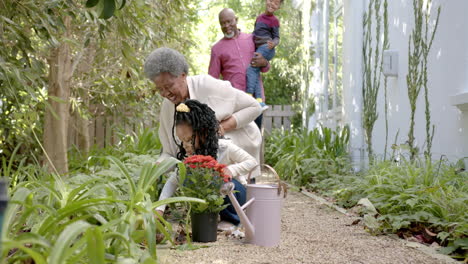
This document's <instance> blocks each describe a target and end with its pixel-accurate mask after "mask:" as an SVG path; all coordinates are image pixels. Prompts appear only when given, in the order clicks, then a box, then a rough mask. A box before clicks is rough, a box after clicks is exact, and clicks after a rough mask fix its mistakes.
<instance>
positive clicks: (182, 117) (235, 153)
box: [156, 99, 258, 229]
mask: <svg viewBox="0 0 468 264" xmlns="http://www.w3.org/2000/svg"><path fill="white" fill-rule="evenodd" d="M172 129H173V132H174V130H175V133H172V134H173V135H174V134H175V135H176V136H173V139H174V142H175V143H176V145H177V146H178V149H179V150H178V153H177V159H179V160H183V159H184V158H186V157H188V156H191V155H209V156H212V157H213V158H215V159H216V160H217V161H218V162H219V163H223V164H226V165H227V166H226V168H225V169H224V173H225V174H226V175H228V176H229V177H230V178H231V179H232V182H233V183H234V185H235V188H234V190H236V191H237V192H235V196H236V198H237V200H238V202H239V203H240V204H241V205H242V204H244V203H245V201H246V191H245V187H244V186H243V184H247V181H246V180H245V177H244V175H246V174H248V173H249V172H250V171H251V170H252V169H253V168H255V167H256V166H257V164H258V163H257V161H256V159H255V158H254V157H252V156H251V155H250V154H248V153H247V152H246V151H245V150H243V149H241V148H240V147H238V146H237V145H235V144H233V143H232V142H231V141H230V140H227V139H224V138H219V136H218V135H219V123H218V121H217V120H216V115H215V112H214V111H213V110H212V109H211V108H210V107H209V106H208V105H206V104H203V103H200V102H199V101H197V100H190V99H189V100H185V101H184V102H183V103H180V104H178V105H177V106H176V109H175V113H174V125H173V128H172ZM177 186H178V175H177V174H172V175H171V176H170V177H169V179H168V180H167V182H166V184H165V185H164V187H163V190H162V192H161V195H160V196H159V200H162V199H166V198H169V197H171V196H172V195H173V194H174V192H175V190H176V188H177ZM224 203H225V204H229V206H228V207H227V208H226V209H224V210H222V211H221V212H220V216H221V220H223V221H224V223H223V222H222V223H220V225H218V227H219V228H220V229H226V228H230V227H232V224H234V225H238V224H239V222H240V219H239V216H238V215H237V213H236V211H235V209H234V207H233V206H232V205H231V203H230V201H229V197H227V196H226V197H225V198H224ZM156 210H157V211H158V213H159V214H161V215H162V214H163V212H164V210H165V205H162V206H160V207H158V208H156ZM226 222H228V223H231V225H229V224H228V223H226Z"/></svg>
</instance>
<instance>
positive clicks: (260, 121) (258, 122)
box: [255, 114, 263, 131]
mask: <svg viewBox="0 0 468 264" xmlns="http://www.w3.org/2000/svg"><path fill="white" fill-rule="evenodd" d="M262 120H263V114H261V115H259V116H258V117H257V119H255V124H257V126H258V129H260V131H262Z"/></svg>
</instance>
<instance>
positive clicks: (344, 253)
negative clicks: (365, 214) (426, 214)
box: [158, 192, 455, 264]
mask: <svg viewBox="0 0 468 264" xmlns="http://www.w3.org/2000/svg"><path fill="white" fill-rule="evenodd" d="M354 220H356V217H351V216H346V215H344V214H342V213H339V212H337V211H336V210H334V209H331V208H330V207H328V206H326V205H323V204H320V203H319V202H318V201H316V200H314V199H312V198H310V197H308V196H306V195H304V194H302V193H299V192H290V193H289V195H288V197H287V198H286V200H285V203H284V207H283V211H282V230H281V244H280V245H279V246H277V247H273V248H265V247H260V246H255V245H250V244H244V243H242V241H241V240H240V239H238V238H232V237H227V236H225V235H224V234H222V233H219V234H218V241H217V242H213V243H206V244H203V245H206V246H208V247H206V248H200V249H197V250H191V251H180V250H173V249H167V248H159V249H158V257H159V260H160V261H161V263H167V264H178V263H183V264H185V263H200V264H201V263H207V264H208V263H210V264H211V263H214V264H227V263H232V264H238V263H245V264H250V263H258V264H260V263H261V264H267V263H272V264H273V263H282V264H290V263H291V264H292V263H372V264H374V263H379V264H380V263H391V264H395V263H425V264H432V263H434V264H435V263H454V262H455V261H452V260H450V259H449V258H448V257H446V256H442V255H438V254H435V255H434V254H432V255H431V254H427V253H424V252H422V251H421V250H419V249H416V248H415V246H414V245H413V246H408V245H405V243H404V242H403V241H402V240H400V239H397V238H393V237H391V236H372V235H370V234H368V233H367V232H366V231H365V230H364V228H363V226H361V225H352V223H353V221H354ZM416 247H418V246H417V245H416ZM426 250H427V249H426Z"/></svg>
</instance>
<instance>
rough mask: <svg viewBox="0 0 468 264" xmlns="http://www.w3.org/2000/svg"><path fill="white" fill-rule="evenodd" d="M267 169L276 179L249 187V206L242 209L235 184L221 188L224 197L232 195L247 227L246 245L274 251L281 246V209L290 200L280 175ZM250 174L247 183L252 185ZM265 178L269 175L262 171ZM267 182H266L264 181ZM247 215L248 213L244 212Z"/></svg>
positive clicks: (242, 221)
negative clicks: (235, 193)
mask: <svg viewBox="0 0 468 264" xmlns="http://www.w3.org/2000/svg"><path fill="white" fill-rule="evenodd" d="M263 167H265V168H267V169H268V170H269V171H270V172H271V173H272V175H274V176H275V179H274V180H273V181H271V180H270V181H264V179H263V177H257V179H256V182H257V184H247V202H246V203H245V204H244V205H243V206H240V204H239V202H238V201H237V199H236V198H235V197H234V195H233V192H232V191H233V190H234V184H233V183H232V182H228V183H226V184H224V185H223V186H222V187H221V193H222V194H223V195H228V196H229V199H230V200H231V203H232V205H233V206H234V208H235V209H236V212H237V214H238V215H239V218H240V220H241V223H242V225H243V226H244V227H245V242H246V243H250V244H255V245H259V246H264V247H274V246H276V245H279V243H280V235H281V207H282V205H283V198H284V197H286V193H287V189H286V185H285V184H284V183H282V182H281V181H280V179H279V176H278V174H277V173H276V171H275V170H274V169H273V168H272V167H270V166H268V165H265V164H264V165H263ZM250 174H252V172H250V173H249V176H248V180H247V182H250ZM262 175H265V172H264V171H262ZM262 179H263V181H262ZM245 209H247V210H246V212H244V210H245Z"/></svg>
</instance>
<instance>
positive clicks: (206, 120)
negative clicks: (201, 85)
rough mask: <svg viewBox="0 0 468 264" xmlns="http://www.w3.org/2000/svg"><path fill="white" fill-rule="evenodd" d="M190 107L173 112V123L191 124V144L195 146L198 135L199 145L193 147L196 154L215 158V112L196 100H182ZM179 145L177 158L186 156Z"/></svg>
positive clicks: (216, 129)
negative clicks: (187, 109)
mask: <svg viewBox="0 0 468 264" xmlns="http://www.w3.org/2000/svg"><path fill="white" fill-rule="evenodd" d="M184 103H185V104H186V105H187V107H188V108H189V109H190V111H189V112H177V111H176V113H175V117H174V119H175V122H174V125H179V124H188V125H190V126H192V131H193V137H192V144H193V146H194V147H195V139H196V136H197V135H198V137H199V147H198V148H197V149H195V154H197V155H209V156H212V157H213V158H215V159H216V158H217V153H218V130H219V124H218V121H217V120H216V115H215V112H214V111H213V110H212V109H211V108H210V107H209V106H208V105H206V104H203V103H200V102H199V101H196V100H190V99H189V100H186V101H185V102H184ZM178 146H179V153H177V158H178V159H180V160H181V159H183V158H185V156H186V151H185V149H184V148H183V146H182V145H178Z"/></svg>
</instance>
